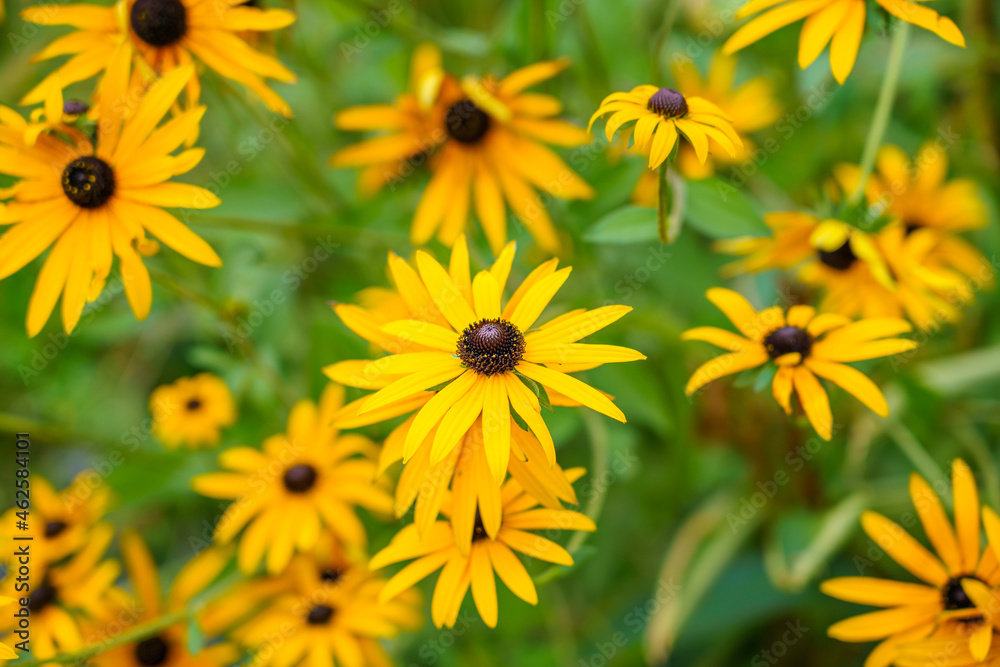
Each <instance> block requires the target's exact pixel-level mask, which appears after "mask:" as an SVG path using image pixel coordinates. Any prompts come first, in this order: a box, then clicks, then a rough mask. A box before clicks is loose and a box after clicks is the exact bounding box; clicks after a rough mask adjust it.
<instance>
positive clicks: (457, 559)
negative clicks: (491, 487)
mask: <svg viewBox="0 0 1000 667" xmlns="http://www.w3.org/2000/svg"><path fill="white" fill-rule="evenodd" d="M583 473H584V471H583V470H582V469H580V468H574V469H572V470H569V471H567V476H568V479H569V480H570V481H576V480H577V479H579V478H580V477H581V476H582V475H583ZM492 502H494V503H495V504H496V506H497V507H498V508H500V512H499V513H500V515H501V521H500V524H499V525H498V526H497V527H496V531H495V532H494V533H492V534H491V533H490V532H488V531H487V528H486V526H485V525H484V523H485V522H484V520H483V518H482V517H481V516H480V514H479V512H473V513H468V514H465V515H463V516H451V512H450V507H449V506H448V503H446V504H445V506H444V507H443V511H444V513H445V514H446V515H450V516H451V522H450V523H449V522H446V521H436V522H435V523H433V524H432V525H431V526H430V529H429V530H428V531H427V533H426V534H425V535H424V536H423V538H421V537H420V534H419V532H418V531H417V527H416V526H415V525H412V524H411V525H409V526H407V527H406V528H404V529H403V530H401V531H399V533H398V534H397V535H396V536H395V537H394V538H393V539H392V542H390V543H389V546H387V547H386V548H385V549H383V550H382V551H380V552H379V553H377V554H375V556H374V557H372V560H371V563H370V564H369V565H370V567H371V568H372V569H373V570H377V569H379V568H382V567H385V566H386V565H391V564H392V563H398V562H400V561H404V560H413V559H416V560H415V561H414V562H413V563H410V564H409V565H407V566H406V567H404V568H403V569H402V570H400V571H399V572H398V573H397V574H396V575H395V576H394V577H392V578H391V579H390V580H389V582H388V583H387V584H386V585H385V588H383V589H382V591H381V594H380V595H379V599H380V600H385V601H387V600H391V599H393V598H394V597H396V596H397V595H399V594H400V593H402V592H404V591H406V590H408V589H410V588H411V587H412V586H414V585H415V584H416V583H417V582H419V581H420V580H422V579H424V578H425V577H427V576H428V575H430V574H431V573H432V572H434V571H435V570H438V569H441V574H440V575H438V579H437V584H436V585H435V586H434V598H433V600H432V602H431V618H432V619H433V621H434V625H435V626H437V627H438V628H440V627H442V626H448V627H452V626H453V625H454V624H455V621H456V620H457V618H458V612H459V608H460V607H461V605H462V600H463V599H464V598H465V594H466V592H467V591H468V590H469V588H470V587H471V588H472V599H473V601H474V602H475V603H476V609H477V610H478V611H479V615H480V616H481V617H482V619H483V622H484V623H486V625H488V626H489V627H491V628H494V627H496V625H497V617H498V609H497V591H496V580H495V579H494V574H495V575H497V576H499V577H500V580H501V581H502V582H503V583H504V584H506V586H507V587H508V588H509V589H510V590H511V592H512V593H514V595H516V596H518V597H519V598H521V599H522V600H524V601H525V602H527V603H528V604H532V605H534V604H537V603H538V593H537V592H536V591H535V585H534V583H532V581H531V576H530V575H529V574H528V571H527V570H526V569H525V568H524V565H523V564H522V563H521V561H520V559H518V557H517V555H516V554H515V553H514V552H515V551H518V552H521V553H523V554H525V555H527V556H530V557H532V558H537V559H539V560H544V561H547V562H550V563H557V564H559V565H572V564H573V557H572V556H571V555H570V554H569V552H567V551H566V550H565V549H564V548H562V547H561V546H559V545H558V544H556V543H555V542H553V541H551V540H549V539H547V538H545V537H542V536H541V535H539V534H537V533H532V532H528V531H532V530H544V531H546V534H551V531H555V530H587V531H593V530H596V526H595V525H594V522H593V521H591V520H590V518H589V517H587V516H585V515H583V514H580V513H578V512H572V511H569V510H553V509H543V508H539V507H538V501H537V500H535V499H534V498H532V497H531V496H530V495H529V494H526V493H525V492H524V490H523V489H522V488H521V486H520V485H519V484H518V483H517V482H516V481H514V480H508V481H507V482H505V483H504V485H503V488H502V489H496V490H495V492H494V493H493V498H492Z"/></svg>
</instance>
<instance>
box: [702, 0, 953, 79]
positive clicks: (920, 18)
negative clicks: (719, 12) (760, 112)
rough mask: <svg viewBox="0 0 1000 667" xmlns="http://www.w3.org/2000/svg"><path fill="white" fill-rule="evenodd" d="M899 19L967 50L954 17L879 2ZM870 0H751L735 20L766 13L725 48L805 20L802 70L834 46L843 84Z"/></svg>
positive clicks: (908, 0) (902, 0)
mask: <svg viewBox="0 0 1000 667" xmlns="http://www.w3.org/2000/svg"><path fill="white" fill-rule="evenodd" d="M875 1H876V2H877V3H878V4H879V6H880V7H881V8H882V9H884V10H885V11H887V12H889V13H890V14H892V15H893V16H895V17H896V18H898V19H900V20H902V21H906V22H907V23H912V24H913V25H916V26H920V27H921V28H924V29H926V30H930V31H931V32H933V33H934V34H936V35H938V36H939V37H941V38H942V39H944V40H945V41H947V42H951V43H952V44H957V45H958V46H962V47H964V46H965V38H964V37H962V33H961V31H960V30H959V29H958V27H957V26H956V25H955V24H954V23H953V22H952V21H951V19H948V18H945V17H943V16H939V15H938V13H937V12H935V11H934V10H933V9H929V8H927V7H924V6H923V5H920V4H917V3H916V2H913V1H912V0H875ZM866 3H867V0H750V2H748V3H746V4H745V5H743V7H741V8H740V10H739V11H738V12H736V18H738V19H743V18H746V17H748V16H751V15H753V14H756V13H758V12H762V11H765V10H766V12H765V13H764V14H761V15H760V16H758V17H757V18H755V19H753V20H752V21H750V22H749V23H747V24H746V25H745V26H743V27H741V28H740V29H739V30H737V31H736V32H735V33H734V34H733V36H732V37H730V38H729V40H727V41H726V43H725V44H723V46H722V52H723V53H725V54H727V55H730V54H733V53H735V52H736V51H739V50H740V49H742V48H743V47H745V46H747V45H749V44H753V43H754V42H756V41H757V40H759V39H761V38H762V37H766V36H767V35H770V34H771V33H772V32H774V31H775V30H778V29H779V28H783V27H785V26H786V25H789V24H791V23H795V22H796V21H799V20H802V19H806V21H805V23H804V24H803V26H802V32H801V33H800V35H799V67H801V68H802V69H805V68H806V67H808V66H809V65H811V64H812V63H813V61H814V60H816V58H818V57H819V54H821V53H822V52H823V50H824V49H826V45H827V44H829V45H830V69H831V70H832V71H833V76H834V78H836V79H837V81H838V82H840V83H844V81H846V80H847V75H848V74H850V73H851V70H852V69H854V61H855V59H856V58H857V57H858V47H859V46H860V45H861V36H862V34H864V30H865V11H866Z"/></svg>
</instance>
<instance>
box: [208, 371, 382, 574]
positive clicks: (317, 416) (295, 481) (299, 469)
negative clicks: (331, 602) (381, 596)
mask: <svg viewBox="0 0 1000 667" xmlns="http://www.w3.org/2000/svg"><path fill="white" fill-rule="evenodd" d="M343 400H344V390H343V388H342V387H338V386H336V385H330V386H328V387H327V388H326V389H325V390H324V391H323V395H322V397H321V398H320V401H319V405H318V406H317V405H316V404H315V403H313V402H312V401H309V400H303V401H299V402H298V403H297V404H296V405H295V407H294V408H293V409H292V412H291V414H290V415H289V417H288V432H287V434H280V435H274V436H271V437H270V438H268V439H267V440H265V441H264V445H263V451H260V450H256V449H251V448H250V447H233V448H231V449H227V450H225V451H224V452H222V453H221V454H220V455H219V464H220V465H221V466H222V467H223V468H227V469H229V470H230V471H231V472H217V473H207V474H204V475H199V476H197V477H195V478H194V480H192V485H193V487H194V489H195V491H197V492H198V493H201V494H202V495H206V496H209V497H212V498H223V499H230V500H233V501H234V502H233V503H232V504H231V505H230V506H229V507H228V508H227V509H226V511H225V513H224V514H223V515H222V517H221V519H220V520H219V522H218V524H217V525H216V527H215V540H216V541H217V542H218V543H220V544H228V543H229V542H231V541H232V540H233V538H234V537H236V534H237V533H239V532H240V531H241V530H242V529H243V528H244V527H245V526H246V527H247V530H246V532H245V533H244V534H243V537H242V538H241V540H240V544H239V550H238V556H237V563H238V565H239V568H240V570H241V571H242V572H245V573H251V572H253V571H254V570H256V569H257V566H258V565H259V564H260V561H261V559H262V558H264V557H265V554H266V567H267V571H268V572H272V573H274V572H279V571H281V570H282V569H283V568H284V567H285V566H286V565H288V562H289V561H290V560H291V558H292V555H293V554H295V553H296V552H297V551H308V550H310V549H312V548H313V547H314V546H315V545H316V542H317V540H318V539H319V536H320V531H321V529H322V528H323V527H327V528H329V529H330V530H332V531H333V532H334V533H335V534H336V535H337V536H338V537H339V538H341V539H342V540H344V541H345V542H346V543H347V544H349V545H351V546H353V547H362V546H363V545H364V544H365V543H366V541H367V539H366V535H365V529H364V526H363V525H362V523H361V521H360V519H358V517H357V515H356V514H355V511H354V508H355V506H357V505H360V506H362V507H366V508H368V509H370V510H373V511H376V512H382V513H386V514H388V513H390V512H391V511H392V498H391V496H390V495H389V494H388V493H387V492H386V491H385V490H384V489H382V488H381V487H379V486H378V485H376V484H374V483H373V480H374V479H375V461H374V457H375V454H376V446H375V443H373V442H371V441H370V440H368V439H367V438H364V437H362V436H360V435H353V434H346V435H342V434H340V433H339V431H338V430H337V429H336V428H334V427H333V425H332V423H333V417H334V415H335V414H336V413H337V411H338V410H339V409H340V408H341V406H342V405H343Z"/></svg>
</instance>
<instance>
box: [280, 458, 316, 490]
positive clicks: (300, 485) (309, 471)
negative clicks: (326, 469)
mask: <svg viewBox="0 0 1000 667" xmlns="http://www.w3.org/2000/svg"><path fill="white" fill-rule="evenodd" d="M284 481H285V488H286V489H288V490H289V491H291V492H292V493H305V492H306V491H308V490H309V489H311V488H312V487H313V485H314V484H315V483H316V469H315V468H313V467H312V466H311V465H306V464H299V465H297V466H292V467H291V468H289V469H288V470H286V471H285V480H284Z"/></svg>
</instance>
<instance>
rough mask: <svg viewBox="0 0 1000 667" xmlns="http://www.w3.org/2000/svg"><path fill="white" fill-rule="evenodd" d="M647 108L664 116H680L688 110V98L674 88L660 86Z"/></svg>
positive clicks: (647, 103)
mask: <svg viewBox="0 0 1000 667" xmlns="http://www.w3.org/2000/svg"><path fill="white" fill-rule="evenodd" d="M646 108H647V109H649V110H650V111H652V112H653V113H657V114H659V115H661V116H663V117H664V118H679V117H680V116H683V115H684V114H686V113H687V112H688V104H687V100H686V99H684V96H683V95H681V94H680V93H679V92H678V91H676V90H674V89H673V88H660V89H659V90H658V91H656V92H655V93H653V96H652V97H650V98H649V101H648V102H646Z"/></svg>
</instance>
